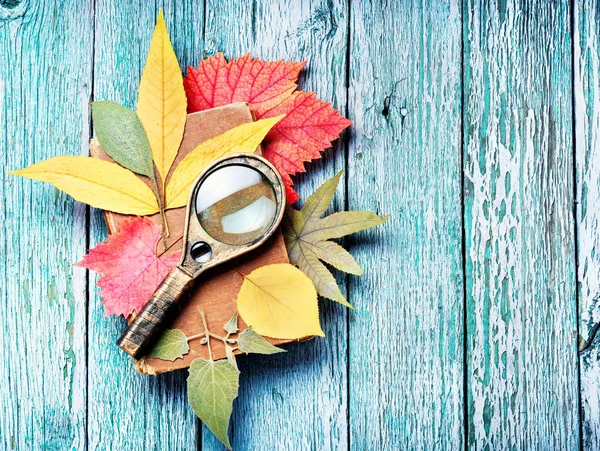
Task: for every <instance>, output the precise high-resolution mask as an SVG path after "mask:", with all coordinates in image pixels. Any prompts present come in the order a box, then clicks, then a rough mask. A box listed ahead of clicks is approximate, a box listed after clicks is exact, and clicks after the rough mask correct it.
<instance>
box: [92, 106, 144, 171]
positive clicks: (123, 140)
mask: <svg viewBox="0 0 600 451" xmlns="http://www.w3.org/2000/svg"><path fill="white" fill-rule="evenodd" d="M92 117H93V119H94V129H95V130H96V135H97V137H98V141H100V145H101V146H102V149H104V151H105V152H106V153H107V154H108V155H109V156H110V157H111V158H112V159H113V160H115V161H116V162H117V163H119V164H120V165H121V166H124V167H126V168H127V169H129V170H131V171H133V172H135V173H137V174H141V175H145V176H146V177H150V178H151V179H152V180H155V178H154V164H153V162H152V150H151V149H150V143H149V142H148V137H147V136H146V132H145V131H144V127H143V126H142V123H141V122H140V119H139V117H138V115H137V114H136V113H135V111H132V110H130V109H129V108H126V107H124V106H122V105H119V104H118V103H115V102H107V101H103V102H93V103H92Z"/></svg>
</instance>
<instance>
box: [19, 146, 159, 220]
mask: <svg viewBox="0 0 600 451" xmlns="http://www.w3.org/2000/svg"><path fill="white" fill-rule="evenodd" d="M11 174H15V175H20V176H23V177H27V178H30V179H33V180H40V181H42V182H49V183H52V184H53V185H54V186H56V187H57V188H58V189H60V190H62V191H64V192H65V193H67V194H69V195H70V196H72V197H73V198H74V199H75V200H78V201H80V202H84V203H86V204H88V205H91V206H92V207H96V208H101V209H103V210H110V211H114V212H117V213H123V214H128V215H141V216H143V215H151V214H154V213H156V212H157V211H158V205H157V202H156V197H155V196H154V193H153V192H152V190H151V189H150V188H148V186H147V185H146V184H145V183H144V182H142V180H141V179H140V178H139V177H137V176H136V175H135V174H134V173H133V172H131V171H129V170H128V169H125V168H123V167H122V166H119V165H118V164H116V163H110V162H108V161H102V160H99V159H97V158H90V157H68V156H65V157H54V158H50V159H48V160H45V161H42V162H40V163H37V164H34V165H32V166H29V167H27V168H25V169H21V170H20V171H13V172H11Z"/></svg>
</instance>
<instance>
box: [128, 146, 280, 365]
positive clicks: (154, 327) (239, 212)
mask: <svg viewBox="0 0 600 451" xmlns="http://www.w3.org/2000/svg"><path fill="white" fill-rule="evenodd" d="M284 208H285V187H284V185H283V180H282V179H281V176H280V175H279V172H277V170H276V169H275V167H273V165H272V164H271V163H269V162H268V161H267V160H265V159H264V158H262V157H259V156H257V155H253V154H236V155H231V156H227V157H225V158H222V159H220V160H217V161H216V162H215V163H213V164H212V165H211V166H210V167H208V168H207V169H206V170H205V171H204V172H203V173H202V174H200V176H199V177H198V179H197V180H196V182H195V183H194V187H193V188H192V190H191V193H190V197H189V199H188V205H187V222H186V225H185V230H184V233H183V255H182V257H181V261H180V262H179V264H178V265H177V266H176V267H175V268H173V269H172V270H171V272H170V273H169V274H168V275H167V277H166V278H165V279H164V280H163V281H162V283H161V284H160V285H159V287H158V288H157V289H156V291H155V292H154V294H153V295H152V297H151V298H150V300H149V301H148V303H147V304H146V305H145V306H144V308H142V310H141V311H140V313H139V314H138V315H137V316H136V317H135V319H134V320H133V321H132V322H131V324H130V325H129V327H127V330H126V331H125V333H124V334H123V336H122V337H121V338H120V339H119V341H118V342H117V346H119V347H120V348H121V349H123V350H124V351H125V352H126V353H127V354H129V355H130V356H132V357H134V358H138V357H140V356H142V355H143V353H144V352H145V351H146V350H148V349H149V346H150V345H151V344H153V342H154V340H155V339H156V338H158V335H159V332H160V331H161V330H162V326H164V325H165V323H166V322H167V321H168V320H169V319H170V317H171V316H172V313H173V312H174V311H176V310H177V307H176V305H177V303H178V301H179V299H180V297H181V295H182V294H183V293H184V292H185V290H186V289H188V288H189V287H190V286H191V285H192V283H193V281H194V279H195V278H196V277H198V276H199V275H200V274H201V273H202V272H204V271H205V270H207V269H209V268H213V267H215V266H217V265H219V264H221V263H223V262H226V261H228V260H231V259H232V258H234V257H238V256H240V255H242V254H245V253H246V252H248V251H251V250H252V249H255V248H256V247H258V246H260V245H261V244H263V243H264V242H265V241H266V240H267V239H268V238H269V237H270V236H271V235H272V234H273V232H275V230H276V229H277V227H278V226H279V224H280V223H281V218H282V217H283V212H284Z"/></svg>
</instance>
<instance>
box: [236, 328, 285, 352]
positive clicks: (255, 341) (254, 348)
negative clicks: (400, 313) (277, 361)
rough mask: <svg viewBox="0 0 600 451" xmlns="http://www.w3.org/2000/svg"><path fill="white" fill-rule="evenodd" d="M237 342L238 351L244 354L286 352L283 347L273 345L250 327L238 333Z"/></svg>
mask: <svg viewBox="0 0 600 451" xmlns="http://www.w3.org/2000/svg"><path fill="white" fill-rule="evenodd" d="M237 342H238V347H239V349H240V351H242V352H244V353H246V354H250V353H253V354H278V353H280V352H287V351H286V350H285V349H281V348H278V347H277V346H273V345H272V344H271V343H269V342H268V341H267V340H265V339H264V338H263V337H261V336H260V335H259V334H257V333H256V332H254V331H253V330H252V329H251V328H248V329H246V330H245V331H243V332H242V333H241V334H240V335H239V337H238V339H237Z"/></svg>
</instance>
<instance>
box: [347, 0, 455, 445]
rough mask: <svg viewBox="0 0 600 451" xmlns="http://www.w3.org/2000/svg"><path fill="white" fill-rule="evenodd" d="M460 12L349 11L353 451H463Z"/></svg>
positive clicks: (375, 6) (398, 7)
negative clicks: (363, 228)
mask: <svg viewBox="0 0 600 451" xmlns="http://www.w3.org/2000/svg"><path fill="white" fill-rule="evenodd" d="M460 10H461V7H460V4H459V3H458V2H457V1H454V0H450V1H430V2H423V4H421V5H420V6H419V7H418V8H416V7H414V5H411V4H408V3H407V2H379V1H376V2H362V1H358V0H356V1H353V2H352V9H351V17H352V22H351V30H352V31H351V33H352V39H351V53H350V61H351V66H350V83H349V86H350V91H349V108H350V112H351V114H350V119H352V120H353V121H354V122H355V126H354V133H353V136H352V139H351V141H350V149H349V157H348V165H349V170H348V204H349V208H350V209H352V210H371V211H375V212H377V213H379V214H388V213H389V214H391V218H390V219H389V220H388V222H387V223H386V224H384V225H383V226H381V227H378V228H377V229H373V230H371V231H369V232H366V233H363V234H360V235H358V236H357V237H356V238H354V239H353V240H352V243H355V244H356V245H355V246H352V247H353V249H354V250H355V252H354V253H355V256H356V257H357V260H358V262H359V263H360V264H361V265H362V266H363V268H365V274H364V275H363V276H362V277H360V278H354V277H352V278H350V302H351V303H353V304H354V306H355V307H356V309H355V310H354V311H352V312H351V313H350V375H349V377H350V394H349V398H350V444H351V447H352V449H436V448H439V447H442V446H445V447H446V448H448V449H462V447H463V339H462V334H463V271H462V256H461V236H462V228H461V224H462V221H461V109H460V108H461V30H462V29H461V12H460ZM360 243H362V244H363V245H360Z"/></svg>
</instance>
